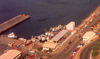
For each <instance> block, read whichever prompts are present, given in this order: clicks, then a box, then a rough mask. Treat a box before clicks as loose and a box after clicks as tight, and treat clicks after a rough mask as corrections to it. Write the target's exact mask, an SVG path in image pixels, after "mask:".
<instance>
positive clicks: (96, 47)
mask: <svg viewBox="0 0 100 59" xmlns="http://www.w3.org/2000/svg"><path fill="white" fill-rule="evenodd" d="M99 46H100V42H97V43H96V44H95V45H94V46H93V47H92V49H93V53H92V56H93V57H95V56H97V55H98V54H99V52H98V49H99Z"/></svg>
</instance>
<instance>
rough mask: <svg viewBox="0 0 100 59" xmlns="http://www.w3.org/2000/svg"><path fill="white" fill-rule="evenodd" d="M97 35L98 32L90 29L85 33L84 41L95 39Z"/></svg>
mask: <svg viewBox="0 0 100 59" xmlns="http://www.w3.org/2000/svg"><path fill="white" fill-rule="evenodd" d="M95 36H96V33H95V32H93V31H88V32H86V33H85V34H84V35H83V37H82V38H83V42H84V43H87V42H89V41H90V40H91V39H93V38H94V37H95Z"/></svg>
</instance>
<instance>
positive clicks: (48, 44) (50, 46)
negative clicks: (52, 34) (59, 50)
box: [42, 40, 58, 49]
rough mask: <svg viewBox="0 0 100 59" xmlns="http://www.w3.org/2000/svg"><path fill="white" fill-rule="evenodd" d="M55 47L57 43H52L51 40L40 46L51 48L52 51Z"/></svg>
mask: <svg viewBox="0 0 100 59" xmlns="http://www.w3.org/2000/svg"><path fill="white" fill-rule="evenodd" d="M57 45H58V44H57V43H54V42H53V41H52V40H50V41H47V42H45V43H44V44H43V45H42V46H43V47H44V48H52V49H54V48H56V46H57Z"/></svg>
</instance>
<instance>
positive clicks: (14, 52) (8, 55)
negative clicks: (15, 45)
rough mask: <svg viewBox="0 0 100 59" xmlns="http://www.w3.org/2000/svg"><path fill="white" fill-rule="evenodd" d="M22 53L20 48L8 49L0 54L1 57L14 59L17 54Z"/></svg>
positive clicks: (1, 58) (2, 58)
mask: <svg viewBox="0 0 100 59" xmlns="http://www.w3.org/2000/svg"><path fill="white" fill-rule="evenodd" d="M19 54H21V52H20V51H18V50H14V49H13V50H7V51H6V52H5V53H4V54H2V55H1V56H0V59H14V58H15V57H16V56H18V55H19Z"/></svg>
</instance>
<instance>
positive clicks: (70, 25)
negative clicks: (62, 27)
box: [66, 21, 75, 31]
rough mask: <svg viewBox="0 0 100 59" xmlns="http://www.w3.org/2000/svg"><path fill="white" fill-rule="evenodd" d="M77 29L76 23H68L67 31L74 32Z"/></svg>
mask: <svg viewBox="0 0 100 59" xmlns="http://www.w3.org/2000/svg"><path fill="white" fill-rule="evenodd" d="M74 28H75V22H74V21H71V22H70V23H68V24H67V25H66V29H67V30H69V31H73V30H74Z"/></svg>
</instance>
